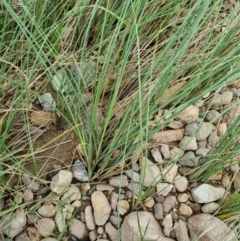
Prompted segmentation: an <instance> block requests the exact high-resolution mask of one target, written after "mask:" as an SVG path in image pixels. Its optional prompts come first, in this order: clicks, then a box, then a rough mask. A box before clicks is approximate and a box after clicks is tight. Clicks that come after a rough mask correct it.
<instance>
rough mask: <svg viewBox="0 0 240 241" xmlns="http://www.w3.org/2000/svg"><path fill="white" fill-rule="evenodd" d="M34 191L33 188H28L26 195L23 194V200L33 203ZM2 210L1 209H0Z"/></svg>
mask: <svg viewBox="0 0 240 241" xmlns="http://www.w3.org/2000/svg"><path fill="white" fill-rule="evenodd" d="M33 198H34V196H33V192H32V191H31V189H28V190H26V191H25V192H24V196H23V200H24V202H25V203H31V202H32V201H33ZM0 211H1V209H0Z"/></svg>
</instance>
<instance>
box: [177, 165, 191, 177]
mask: <svg viewBox="0 0 240 241" xmlns="http://www.w3.org/2000/svg"><path fill="white" fill-rule="evenodd" d="M178 171H179V173H180V174H181V175H183V176H187V175H189V174H190V173H191V172H192V171H193V169H192V168H190V167H180V168H179V169H178Z"/></svg>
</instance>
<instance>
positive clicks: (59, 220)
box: [54, 211, 67, 233]
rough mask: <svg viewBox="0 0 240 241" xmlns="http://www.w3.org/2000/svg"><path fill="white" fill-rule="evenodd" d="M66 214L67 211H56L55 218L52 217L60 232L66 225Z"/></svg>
mask: <svg viewBox="0 0 240 241" xmlns="http://www.w3.org/2000/svg"><path fill="white" fill-rule="evenodd" d="M66 216H67V212H64V211H57V213H56V215H55V218H54V219H55V223H56V225H57V228H58V231H59V232H60V233H61V232H62V231H63V230H64V228H65V226H66Z"/></svg>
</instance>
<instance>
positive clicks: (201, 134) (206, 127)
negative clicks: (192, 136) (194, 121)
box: [196, 122, 213, 141]
mask: <svg viewBox="0 0 240 241" xmlns="http://www.w3.org/2000/svg"><path fill="white" fill-rule="evenodd" d="M212 131H213V124H211V123H209V122H202V123H201V124H200V126H199V129H198V132H197V135H196V139H197V141H203V140H205V139H207V138H208V136H209V135H210V134H211V133H212Z"/></svg>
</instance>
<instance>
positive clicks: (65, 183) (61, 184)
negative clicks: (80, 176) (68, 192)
mask: <svg viewBox="0 0 240 241" xmlns="http://www.w3.org/2000/svg"><path fill="white" fill-rule="evenodd" d="M71 181H72V173H71V172H69V171H65V170H60V171H59V172H58V173H57V174H56V175H55V176H54V177H53V178H52V181H51V184H50V189H51V190H52V192H55V193H57V194H60V193H62V192H63V191H64V190H65V189H66V188H68V187H69V185H70V183H71Z"/></svg>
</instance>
